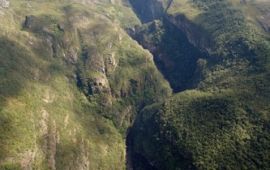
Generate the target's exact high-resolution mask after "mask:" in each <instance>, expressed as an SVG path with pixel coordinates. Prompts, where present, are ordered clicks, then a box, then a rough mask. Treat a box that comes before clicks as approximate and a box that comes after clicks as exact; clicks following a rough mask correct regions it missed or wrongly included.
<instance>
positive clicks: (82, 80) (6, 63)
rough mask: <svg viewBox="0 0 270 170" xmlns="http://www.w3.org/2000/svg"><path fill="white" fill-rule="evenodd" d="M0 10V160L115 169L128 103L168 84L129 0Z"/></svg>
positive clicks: (17, 165) (23, 4)
mask: <svg viewBox="0 0 270 170" xmlns="http://www.w3.org/2000/svg"><path fill="white" fill-rule="evenodd" d="M88 2H89V3H88ZM0 20H1V22H0V32H1V33H0V80H1V83H0V147H1V149H0V169H1V170H2V169H16V170H17V169H106V170H107V169H125V152H126V151H125V130H126V129H127V127H128V126H130V124H131V123H132V121H133V120H134V116H135V113H136V111H137V109H139V108H141V107H143V106H144V105H146V104H150V103H153V102H154V101H159V100H162V99H163V98H165V97H166V96H168V95H169V94H170V88H169V86H168V84H167V83H166V82H165V80H164V79H163V77H162V75H161V74H160V73H159V72H158V71H157V70H156V68H155V67H154V64H153V61H152V56H151V55H150V54H149V53H148V52H146V51H145V50H143V49H142V48H141V47H139V45H138V44H137V43H136V42H135V41H133V40H132V39H131V38H129V37H128V36H127V35H126V33H125V31H124V30H123V29H122V28H125V27H132V26H133V25H134V24H139V21H138V19H137V18H136V17H135V15H134V14H133V13H132V11H131V9H130V8H128V7H124V6H122V5H121V3H120V1H113V2H111V3H110V2H107V1H104V2H103V1H100V2H99V3H92V2H90V1H85V2H84V3H81V1H68V0H67V1H64V0H63V1H62V0H60V1H49V0H48V1H45V0H44V1H41V0H40V1H37V0H36V1H16V0H11V1H10V6H9V8H3V9H1V14H0ZM153 82H155V85H153V84H152V83H153Z"/></svg>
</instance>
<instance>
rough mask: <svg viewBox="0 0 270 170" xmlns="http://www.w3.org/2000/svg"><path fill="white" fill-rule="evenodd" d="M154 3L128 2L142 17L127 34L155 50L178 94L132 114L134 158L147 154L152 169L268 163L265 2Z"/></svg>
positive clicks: (269, 51)
mask: <svg viewBox="0 0 270 170" xmlns="http://www.w3.org/2000/svg"><path fill="white" fill-rule="evenodd" d="M155 2H156V4H158V5H159V9H158V10H155V8H153V5H152V4H153V1H140V2H138V3H137V1H131V4H133V6H134V8H135V11H136V12H137V13H138V16H139V18H144V19H145V18H146V20H143V22H144V23H145V24H143V26H142V27H139V28H136V30H134V31H133V32H132V36H133V37H134V38H135V39H136V40H137V41H138V42H139V43H141V44H142V45H143V46H144V47H145V48H149V50H150V51H153V54H154V57H155V61H156V63H157V65H160V67H159V69H160V70H161V71H162V72H163V74H164V75H165V77H167V80H168V81H169V82H170V84H171V87H172V88H173V89H174V92H180V93H177V94H174V95H173V96H172V97H170V98H168V99H167V100H165V101H164V102H161V103H157V104H154V105H152V106H148V107H146V108H145V109H144V110H143V111H142V112H141V113H140V115H139V116H138V118H137V120H136V121H135V123H134V126H133V128H132V131H131V132H130V133H131V134H130V140H131V141H132V142H131V143H132V144H131V145H132V146H133V150H134V152H135V153H137V155H138V154H139V155H140V156H136V157H135V158H134V162H136V160H140V159H142V158H145V159H146V160H147V161H148V162H149V163H151V164H152V166H153V167H155V168H156V169H269V167H270V164H269V154H270V153H269V147H270V143H269V132H270V131H269V123H270V122H269V120H270V119H269V118H270V117H269V113H270V110H269V109H270V108H269V102H270V101H269V99H270V98H269V90H270V81H269V80H270V79H269V75H270V74H269V56H270V41H269V40H270V39H269V32H268V21H269V19H270V18H269V9H270V3H269V2H266V1H216V0H206V1H184V0H182V1H181V0H173V1H155ZM140 9H144V10H140ZM146 9H148V10H146ZM160 9H163V10H160ZM145 11H148V12H149V11H152V15H147V16H145V17H144V15H146V13H145ZM149 16H152V17H149ZM179 32H181V33H179ZM168 35H172V36H168ZM168 42H170V43H168ZM194 47H195V48H196V49H197V51H196V50H194ZM183 80H184V81H183ZM181 84H182V86H179V85H181ZM176 85H178V86H176ZM179 87H181V88H179ZM135 166H137V169H146V168H145V167H146V165H144V164H139V163H138V164H135Z"/></svg>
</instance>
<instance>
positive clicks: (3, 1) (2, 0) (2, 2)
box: [0, 0, 9, 8]
mask: <svg viewBox="0 0 270 170" xmlns="http://www.w3.org/2000/svg"><path fill="white" fill-rule="evenodd" d="M8 7H9V1H7V0H0V8H8Z"/></svg>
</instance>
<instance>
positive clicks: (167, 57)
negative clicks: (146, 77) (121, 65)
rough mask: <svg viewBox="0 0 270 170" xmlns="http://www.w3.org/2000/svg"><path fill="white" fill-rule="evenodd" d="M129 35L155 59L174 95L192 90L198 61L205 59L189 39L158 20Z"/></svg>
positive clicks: (163, 20)
mask: <svg viewBox="0 0 270 170" xmlns="http://www.w3.org/2000/svg"><path fill="white" fill-rule="evenodd" d="M128 33H129V34H130V35H131V36H132V37H133V38H134V39H135V40H136V41H138V43H139V44H140V45H142V46H143V47H144V48H145V49H148V50H149V51H150V52H151V53H152V54H153V56H154V61H155V64H156V66H157V68H158V69H159V71H160V72H161V73H162V74H163V75H164V77H165V78H166V79H167V80H168V81H169V83H170V85H171V88H172V89H173V92H174V93H177V92H181V91H184V90H186V89H189V88H191V87H193V84H192V83H193V82H194V78H195V76H194V74H195V71H196V68H197V60H198V59H199V58H205V57H206V54H205V53H202V52H200V51H199V50H198V49H197V48H196V47H194V46H193V45H192V44H191V43H190V42H189V41H188V38H187V36H186V35H185V34H184V33H183V32H182V31H181V30H179V29H178V28H177V27H176V26H175V25H173V24H172V23H170V22H169V21H168V20H167V19H165V18H163V19H161V20H155V21H153V22H151V23H147V24H144V25H143V26H141V27H138V28H136V29H135V31H133V32H132V31H130V30H129V31H128Z"/></svg>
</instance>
